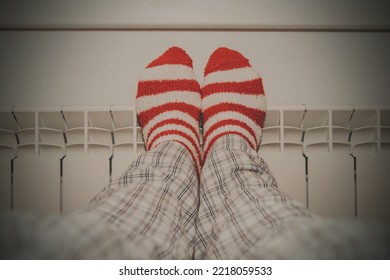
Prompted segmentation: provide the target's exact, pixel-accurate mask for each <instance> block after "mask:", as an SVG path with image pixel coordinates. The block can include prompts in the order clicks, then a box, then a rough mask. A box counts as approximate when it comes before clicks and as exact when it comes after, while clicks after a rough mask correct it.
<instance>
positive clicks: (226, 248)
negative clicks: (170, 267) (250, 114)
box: [195, 135, 390, 259]
mask: <svg viewBox="0 0 390 280" xmlns="http://www.w3.org/2000/svg"><path fill="white" fill-rule="evenodd" d="M389 236H390V235H389V232H388V231H387V232H386V229H384V228H383V227H381V226H379V225H378V224H375V223H371V224H366V223H363V222H359V221H354V220H340V221H338V220H335V219H330V220H328V219H322V218H318V217H316V216H314V215H313V214H311V213H310V212H309V211H308V209H307V208H306V207H304V206H303V205H301V204H300V203H298V202H296V201H293V200H292V199H290V198H289V197H288V196H286V195H285V194H284V193H282V192H281V191H280V190H279V189H278V188H277V183H276V181H275V179H274V177H273V176H272V174H271V172H270V170H269V168H268V166H267V164H266V163H265V162H264V160H263V159H262V158H260V157H259V156H258V155H257V153H256V152H255V151H254V150H253V149H251V148H250V147H249V145H248V143H247V142H246V141H244V140H243V139H242V138H241V137H239V136H237V135H226V136H224V137H221V138H220V139H218V141H217V142H216V143H215V144H214V146H213V149H212V151H211V153H210V154H209V157H208V158H207V161H206V162H205V165H204V167H203V170H202V175H201V185H200V208H199V214H198V219H197V227H196V250H195V253H196V254H195V256H196V258H200V259H294V258H298V259H321V258H324V259H334V258H336V259H338V258H386V257H390V255H389V252H390V247H389V243H388V240H389V239H388V238H389Z"/></svg>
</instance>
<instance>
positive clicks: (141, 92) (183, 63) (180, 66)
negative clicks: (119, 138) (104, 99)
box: [136, 47, 201, 173]
mask: <svg viewBox="0 0 390 280" xmlns="http://www.w3.org/2000/svg"><path fill="white" fill-rule="evenodd" d="M200 105H201V98H200V85H199V83H198V81H197V80H196V78H195V75H194V72H193V68H192V60H191V58H190V57H189V56H188V55H187V53H186V52H185V51H184V50H182V49H180V48H178V47H172V48H170V49H168V50H167V51H166V52H165V53H164V54H162V55H161V56H160V57H158V58H157V59H155V60H154V61H152V62H151V63H150V64H149V65H148V66H147V67H146V69H145V70H144V72H143V73H142V75H141V77H140V81H139V83H138V92H137V97H136V111H137V115H138V120H139V123H140V125H141V129H142V134H143V138H144V141H145V145H146V150H147V151H148V150H151V149H154V148H155V147H157V146H158V145H159V144H161V143H163V142H165V141H175V142H178V143H180V144H181V145H183V146H184V147H185V148H186V149H187V150H188V152H189V154H190V155H191V157H192V159H193V160H194V164H195V166H196V168H197V170H198V173H199V171H200V165H201V163H200V161H201V153H200V145H199V115H200Z"/></svg>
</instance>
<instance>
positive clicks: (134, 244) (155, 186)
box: [0, 141, 198, 259]
mask: <svg viewBox="0 0 390 280" xmlns="http://www.w3.org/2000/svg"><path fill="white" fill-rule="evenodd" d="M197 206H198V178H197V175H196V170H195V167H194V165H193V163H192V159H191V157H190V154H189V153H188V152H187V150H186V149H185V148H184V147H183V146H182V145H180V144H178V143H176V142H172V141H170V142H165V143H162V144H161V145H159V146H158V147H157V148H156V149H153V150H151V151H149V152H147V153H144V154H143V155H141V156H140V157H138V159H137V160H136V161H134V162H133V163H132V164H131V166H130V167H129V168H128V170H127V171H126V172H125V173H124V174H123V176H121V177H120V178H119V179H118V180H117V181H115V182H113V183H112V184H110V185H109V186H107V187H105V188H104V189H103V190H102V191H101V192H100V193H99V194H98V195H97V196H96V197H95V198H94V199H93V203H92V204H91V205H90V206H88V207H86V208H85V209H81V210H79V211H77V212H75V213H72V214H70V215H68V216H62V217H58V216H57V215H49V216H48V215H37V214H31V213H30V214H23V215H15V214H13V215H12V214H11V215H9V214H7V215H3V217H2V218H1V224H2V225H5V226H4V227H3V226H2V227H1V229H0V248H1V249H0V252H1V253H0V255H1V257H2V258H11V259H12V258H24V259H26V258H27V259H30V258H38V259H51V258H59V259H91V258H92V259H96V258H97V259H112V258H114V259H122V258H125V259H143V258H146V259H173V258H179V259H188V258H192V256H193V253H194V248H193V237H194V232H195V229H194V227H195V215H196V212H197Z"/></svg>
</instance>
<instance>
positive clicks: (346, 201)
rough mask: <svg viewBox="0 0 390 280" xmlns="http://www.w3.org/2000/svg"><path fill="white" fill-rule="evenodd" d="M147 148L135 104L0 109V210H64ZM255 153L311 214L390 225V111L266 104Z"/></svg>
mask: <svg viewBox="0 0 390 280" xmlns="http://www.w3.org/2000/svg"><path fill="white" fill-rule="evenodd" d="M143 151H144V145H143V141H142V136H141V131H140V128H139V127H138V126H137V118H136V114H135V111H134V108H133V107H116V106H111V107H99V108H98V107H93V108H85V107H58V108H9V109H6V108H3V109H0V153H1V156H0V209H16V210H35V211H42V212H48V211H55V212H63V213H68V212H70V211H72V210H74V209H77V208H79V207H82V206H84V205H86V204H88V202H89V201H90V199H91V198H92V197H93V196H94V194H96V193H97V192H98V191H100V190H101V188H103V187H104V186H105V185H106V184H108V183H109V182H110V181H111V180H112V179H113V178H116V177H118V176H119V175H120V174H121V173H122V172H123V171H124V170H125V168H126V167H127V166H128V165H129V163H130V162H131V161H132V160H133V159H135V157H136V156H137V155H138V154H140V153H142V152H143ZM259 153H260V155H261V156H262V157H264V158H265V160H266V161H267V163H268V164H269V166H270V168H271V170H272V172H273V174H274V175H275V178H276V180H277V181H278V184H279V187H280V189H281V190H283V191H284V192H286V193H287V194H289V195H290V196H291V197H293V198H294V199H296V200H298V201H300V202H302V203H303V204H305V205H307V206H308V207H309V209H311V210H312V211H313V212H315V213H318V214H320V215H324V216H348V217H353V216H357V217H362V218H376V219H380V220H383V221H386V222H390V210H389V208H388V206H387V204H388V202H387V201H388V198H389V197H390V184H389V183H388V182H390V172H389V171H390V168H389V166H390V157H389V155H390V108H374V107H354V106H328V107H325V106H322V107H316V106H304V105H302V106H288V107H282V106H278V107H269V108H268V113H267V118H266V122H265V128H264V132H263V138H262V145H261V148H260V150H259Z"/></svg>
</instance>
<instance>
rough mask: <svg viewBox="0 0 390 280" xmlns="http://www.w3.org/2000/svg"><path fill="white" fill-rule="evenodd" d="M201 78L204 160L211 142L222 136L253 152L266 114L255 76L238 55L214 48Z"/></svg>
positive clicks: (243, 59)
mask: <svg viewBox="0 0 390 280" xmlns="http://www.w3.org/2000/svg"><path fill="white" fill-rule="evenodd" d="M204 75H205V78H204V84H203V89H202V111H203V128H204V135H203V139H204V146H203V151H204V160H205V159H206V158H207V155H208V153H209V152H210V150H211V148H212V146H213V144H214V143H215V141H217V140H218V139H219V138H220V137H221V136H223V135H226V134H237V135H239V136H241V137H242V138H244V139H245V140H246V141H247V142H248V144H249V145H250V147H251V148H252V149H255V150H257V149H258V148H259V145H260V139H261V133H262V127H263V124H264V118H265V112H266V102H265V95H264V89H263V84H262V79H261V77H260V76H259V74H258V73H257V72H256V71H255V70H254V69H253V68H252V66H251V65H250V64H249V61H248V59H246V58H245V57H244V56H243V55H242V54H240V53H239V52H237V51H234V50H230V49H228V48H218V49H217V50H216V51H215V52H214V53H213V54H212V55H211V56H210V58H209V61H208V63H207V65H206V68H205V70H204Z"/></svg>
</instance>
